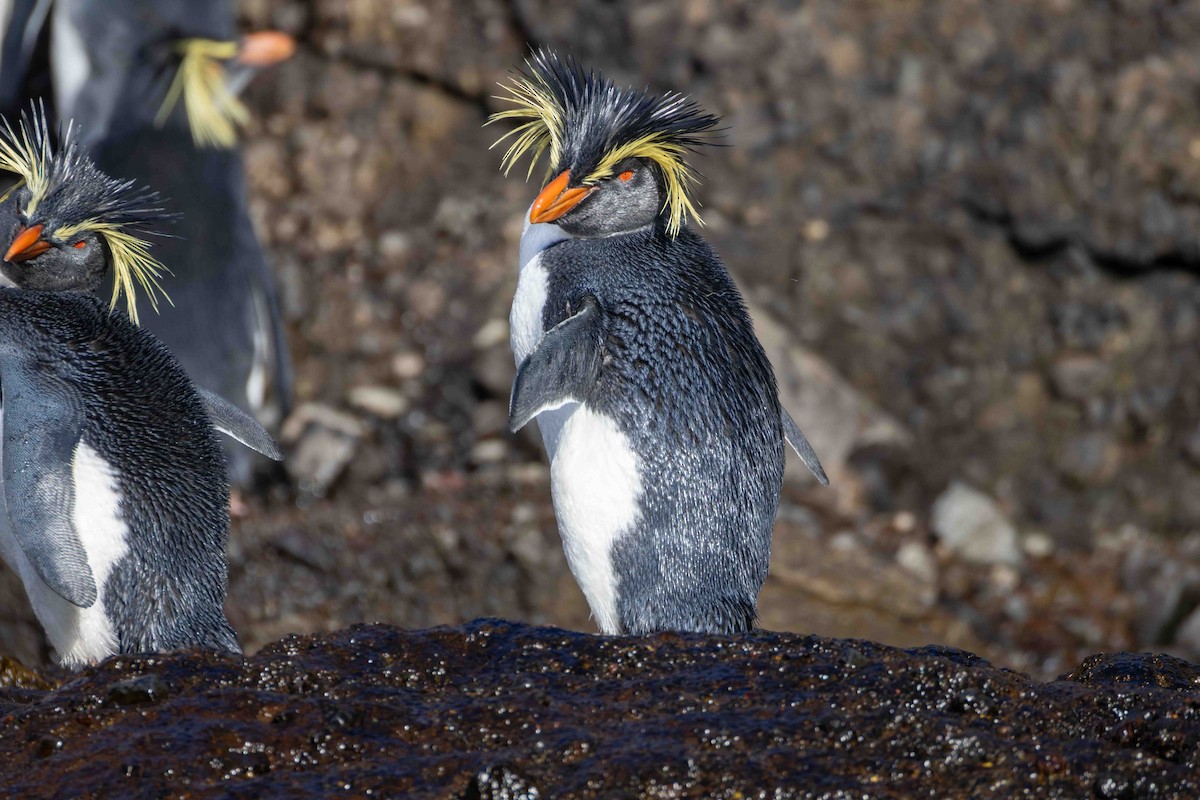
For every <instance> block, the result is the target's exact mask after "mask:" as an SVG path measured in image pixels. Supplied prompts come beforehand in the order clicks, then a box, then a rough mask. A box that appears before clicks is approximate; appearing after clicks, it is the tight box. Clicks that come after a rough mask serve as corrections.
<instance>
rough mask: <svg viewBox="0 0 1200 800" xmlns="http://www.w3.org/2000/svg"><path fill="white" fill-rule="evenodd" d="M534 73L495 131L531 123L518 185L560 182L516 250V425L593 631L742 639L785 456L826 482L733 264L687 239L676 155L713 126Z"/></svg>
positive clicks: (542, 197) (605, 86) (616, 92)
mask: <svg viewBox="0 0 1200 800" xmlns="http://www.w3.org/2000/svg"><path fill="white" fill-rule="evenodd" d="M528 67H529V70H528V72H527V73H520V74H518V75H517V76H516V77H514V79H513V81H512V82H511V84H509V85H506V86H505V87H504V88H505V89H506V90H507V97H506V98H504V99H506V100H508V101H510V102H511V103H513V105H514V107H513V108H511V109H508V110H505V111H502V112H500V113H497V114H495V115H494V116H493V117H492V121H496V120H504V119H513V120H518V121H520V122H521V124H520V125H519V126H518V127H516V128H515V129H514V130H513V131H511V132H510V133H509V134H508V135H507V136H506V137H504V138H505V139H507V138H508V137H515V138H514V139H513V141H512V143H511V145H510V146H509V148H508V150H507V152H506V153H505V154H504V159H503V168H504V169H505V170H506V171H507V170H508V169H510V168H511V167H512V166H513V164H514V162H515V161H516V160H517V159H519V158H520V157H521V156H522V155H524V154H529V155H530V157H531V162H536V160H537V159H538V158H539V157H540V156H541V155H542V154H543V153H546V154H547V155H548V157H549V166H550V171H549V174H550V176H552V180H550V181H549V183H548V184H547V185H546V187H545V188H544V189H543V190H542V192H541V194H539V195H538V197H537V199H536V200H534V203H533V205H532V207H531V208H530V211H529V214H528V218H527V222H526V228H525V232H524V235H523V236H522V238H521V252H520V265H519V269H520V274H519V279H518V285H517V293H516V297H515V298H514V300H513V307H512V314H511V317H510V320H509V321H510V326H511V340H512V348H513V354H514V356H515V357H516V361H517V364H518V369H517V376H516V380H515V381H514V383H513V389H512V397H511V400H510V405H509V425H510V427H511V429H512V430H513V431H516V430H519V429H520V428H521V427H523V426H524V425H525V424H527V423H528V422H529V420H531V419H534V418H536V419H537V421H538V425H539V427H540V428H541V432H542V438H543V442H544V444H545V446H546V451H547V454H548V455H549V459H550V480H551V490H552V495H553V500H554V510H555V515H556V517H557V518H558V524H559V531H560V533H561V535H562V539H563V548H564V550H565V551H566V555H567V561H568V563H569V565H570V567H571V571H572V573H574V575H575V578H576V580H577V581H578V582H579V585H580V587H581V588H582V590H583V593H584V595H585V597H586V598H587V601H588V605H589V606H590V607H591V611H592V615H593V617H594V618H595V620H596V622H597V624H598V625H599V627H600V629H601V631H603V632H604V633H610V634H621V633H625V634H644V633H650V632H653V631H661V630H684V631H704V632H716V633H732V632H738V631H745V630H748V629H750V628H751V627H752V625H753V623H754V619H755V613H756V602H757V597H758V592H759V590H760V588H761V587H762V583H763V581H764V579H765V578H766V574H767V566H768V561H769V557H770V547H771V529H772V527H773V524H774V521H775V515H776V512H777V510H778V505H779V493H780V488H781V484H782V479H783V465H784V442H785V441H787V442H789V443H791V445H792V446H793V447H794V448H795V449H796V451H797V452H798V453H799V454H800V457H801V458H802V459H803V460H804V462H805V464H807V465H808V467H809V468H810V469H811V470H812V471H813V473H814V474H815V475H816V476H817V478H818V479H819V480H820V481H821V483H827V482H828V481H827V479H826V477H825V473H824V471H823V470H822V469H821V465H820V463H819V461H818V460H817V457H816V454H815V453H814V452H813V450H812V447H811V446H810V445H809V444H808V441H807V440H806V439H805V438H804V435H803V434H802V433H801V432H800V430H799V428H797V427H796V425H795V423H794V422H792V420H791V418H790V417H789V416H788V414H787V412H786V411H784V410H783V409H782V408H781V407H780V404H779V399H778V394H777V390H776V386H775V378H774V375H773V373H772V370H771V365H770V364H769V363H768V361H767V358H766V356H765V355H764V353H763V349H762V347H761V345H760V344H759V342H758V340H757V339H756V338H755V335H754V331H753V328H752V326H751V323H750V318H749V316H748V314H747V312H746V308H745V305H744V304H743V301H742V298H741V295H740V294H739V292H738V290H737V288H736V287H735V286H734V283H733V281H732V280H731V279H730V277H729V274H728V272H727V271H726V269H725V266H724V264H722V262H721V260H720V258H718V256H717V255H716V253H715V252H713V250H712V249H711V248H710V247H709V245H708V244H707V243H706V242H705V241H704V240H703V239H701V238H700V237H699V236H698V235H697V234H696V233H695V232H694V231H693V230H692V229H691V228H690V227H689V226H688V224H687V218H688V217H689V216H691V217H696V212H695V208H694V207H693V205H692V202H691V200H690V198H689V196H688V191H689V189H690V188H691V185H692V184H693V183H694V181H695V177H694V174H693V172H692V171H691V169H690V168H689V167H688V165H687V164H686V162H685V160H684V157H685V155H686V154H687V152H688V151H689V150H691V149H693V148H695V147H697V146H699V145H701V144H703V143H704V142H705V141H706V134H708V133H710V132H711V131H712V129H713V128H714V126H715V125H716V124H717V123H718V120H717V118H716V117H714V116H711V115H708V114H706V113H704V112H703V111H702V110H701V109H700V107H699V106H698V105H697V104H696V103H695V102H693V101H691V100H689V99H688V98H686V97H684V96H682V95H679V94H674V93H671V94H665V95H651V94H648V93H646V92H641V91H637V90H634V89H631V88H623V87H620V86H617V85H615V84H613V83H611V82H610V81H608V80H606V79H605V78H604V77H603V76H601V75H599V74H597V73H594V72H585V71H584V70H583V69H582V68H581V67H580V66H579V65H578V64H577V63H576V62H574V61H573V60H571V59H570V58H560V57H558V56H556V55H555V54H553V53H551V52H548V51H545V50H543V51H541V52H539V53H538V54H537V55H535V56H534V57H533V59H532V60H531V61H530V62H528ZM503 140H504V139H502V140H501V141H503ZM532 169H533V163H531V165H530V172H532Z"/></svg>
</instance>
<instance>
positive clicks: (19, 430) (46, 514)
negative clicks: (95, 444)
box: [3, 361, 96, 608]
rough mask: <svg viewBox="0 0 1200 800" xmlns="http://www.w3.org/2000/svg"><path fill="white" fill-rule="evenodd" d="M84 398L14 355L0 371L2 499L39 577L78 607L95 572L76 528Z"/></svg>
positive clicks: (85, 602) (84, 603)
mask: <svg viewBox="0 0 1200 800" xmlns="http://www.w3.org/2000/svg"><path fill="white" fill-rule="evenodd" d="M82 433H83V398H82V397H81V396H80V394H79V391H78V390H77V389H76V388H75V387H74V386H72V385H70V384H69V383H67V382H66V381H63V380H62V379H61V378H58V377H57V376H55V375H52V374H49V373H47V372H46V370H45V368H44V367H43V368H41V369H38V368H37V365H34V364H30V363H27V362H24V361H17V362H16V363H11V364H9V365H6V368H5V373H4V455H3V462H4V463H3V469H4V499H5V501H6V502H7V503H8V517H9V522H10V523H11V524H12V530H13V534H14V535H15V536H16V539H17V543H18V544H19V545H20V546H21V551H22V552H23V553H24V554H25V557H26V558H28V559H29V563H30V564H32V565H33V568H34V570H35V571H36V572H37V574H38V577H39V578H41V579H42V581H43V582H45V584H46V585H47V586H49V587H50V588H51V589H53V590H54V591H55V592H56V593H57V594H59V595H60V596H62V598H63V599H64V600H66V601H68V602H70V603H73V604H75V605H77V606H79V607H80V608H88V607H90V606H91V605H92V604H93V603H95V602H96V579H95V576H93V575H92V568H91V566H89V564H88V557H87V551H86V550H84V548H83V542H82V540H81V539H80V537H79V531H77V530H75V476H74V460H75V448H76V446H77V445H78V444H79V440H80V437H81V435H82Z"/></svg>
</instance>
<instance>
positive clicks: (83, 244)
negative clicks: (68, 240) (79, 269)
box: [71, 239, 87, 250]
mask: <svg viewBox="0 0 1200 800" xmlns="http://www.w3.org/2000/svg"><path fill="white" fill-rule="evenodd" d="M71 247H74V248H75V249H76V250H82V249H83V248H85V247H87V242H85V241H83V240H82V239H80V240H79V241H78V242H76V243H75V244H73V245H71Z"/></svg>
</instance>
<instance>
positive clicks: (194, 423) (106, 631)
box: [0, 288, 240, 667]
mask: <svg viewBox="0 0 1200 800" xmlns="http://www.w3.org/2000/svg"><path fill="white" fill-rule="evenodd" d="M0 383H2V385H3V388H4V420H3V422H4V424H3V436H2V437H0V441H2V442H3V449H2V453H0V464H2V469H3V476H4V481H3V483H4V498H5V501H6V504H7V510H8V517H9V520H10V522H11V525H12V535H11V536H0V552H2V553H3V555H4V558H5V560H6V561H7V562H8V563H9V565H10V566H12V567H13V569H14V570H15V571H16V572H17V573H18V574H19V575H20V577H21V579H22V581H23V583H24V584H25V589H26V592H27V593H28V595H29V599H30V602H31V604H32V606H33V609H34V612H35V613H36V615H37V617H38V620H39V621H40V622H41V624H42V626H43V628H44V629H45V631H46V634H47V637H48V638H49V640H50V643H51V645H52V646H53V647H54V650H55V652H56V655H57V658H58V660H59V661H60V662H61V663H62V664H64V665H66V666H69V667H78V666H81V665H83V664H87V663H93V662H96V661H98V660H100V659H102V658H105V657H106V656H109V655H112V654H114V653H139V652H159V651H166V650H174V649H180V648H190V647H201V648H211V649H215V650H223V651H227V652H231V653H237V652H240V648H239V646H238V642H237V636H236V635H235V633H234V631H233V629H232V628H231V627H230V625H229V622H228V621H227V619H226V618H225V612H224V610H223V608H222V603H223V601H224V599H225V590H226V579H227V566H226V558H225V544H226V539H227V537H228V529H229V513H228V502H229V491H228V486H227V483H226V480H225V467H224V463H223V458H222V455H221V450H220V445H219V444H218V442H217V441H216V436H215V434H214V433H213V431H212V428H211V426H210V425H209V421H208V418H207V416H206V413H205V409H204V404H203V402H202V401H201V400H200V397H199V396H198V395H197V394H196V392H195V391H194V389H193V387H192V384H191V381H190V380H189V379H188V377H187V374H186V373H185V372H184V371H183V369H182V367H180V366H179V363H178V362H177V361H176V360H175V358H174V357H173V356H172V355H171V353H170V352H169V351H168V350H167V349H166V347H164V346H163V345H162V344H161V343H160V342H158V341H157V340H156V339H155V338H154V337H153V336H152V335H151V334H150V333H148V332H147V331H145V330H142V329H140V328H138V327H137V326H135V325H133V324H132V323H131V322H130V321H129V319H128V318H127V317H126V316H125V315H124V314H121V313H120V312H115V313H110V312H109V311H108V309H107V308H105V306H104V304H103V303H102V302H101V301H100V300H99V299H98V298H96V297H93V296H91V295H88V294H81V293H77V292H70V293H67V292H36V291H26V290H21V289H11V288H0Z"/></svg>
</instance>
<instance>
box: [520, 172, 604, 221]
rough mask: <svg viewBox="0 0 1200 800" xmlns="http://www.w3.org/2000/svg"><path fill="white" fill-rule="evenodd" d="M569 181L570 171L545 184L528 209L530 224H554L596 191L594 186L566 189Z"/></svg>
mask: <svg viewBox="0 0 1200 800" xmlns="http://www.w3.org/2000/svg"><path fill="white" fill-rule="evenodd" d="M570 180H571V171H570V170H566V171H565V172H563V174H561V175H559V176H558V177H557V178H555V179H554V180H552V181H550V182H549V183H547V184H546V188H545V189H542V193H541V194H539V195H538V196H537V199H536V200H534V201H533V208H531V209H529V221H530V222H554V220H556V219H558V218H559V217H561V216H562V215H563V214H565V213H567V212H568V211H570V210H571V209H572V208H574V207H575V206H577V205H579V203H580V201H582V200H583V198H585V197H587V196H588V195H589V194H591V193H592V192H594V191H595V190H596V187H595V186H580V187H578V188H576V189H568V188H567V183H568V181H570Z"/></svg>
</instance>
